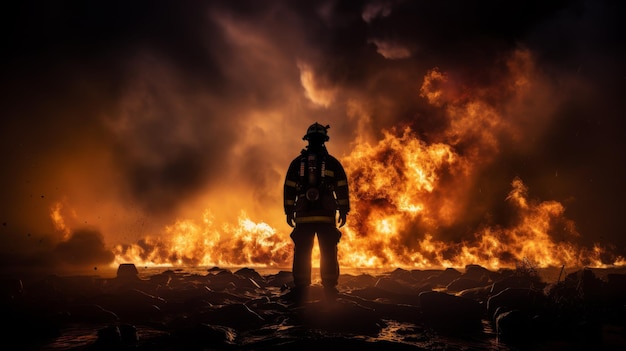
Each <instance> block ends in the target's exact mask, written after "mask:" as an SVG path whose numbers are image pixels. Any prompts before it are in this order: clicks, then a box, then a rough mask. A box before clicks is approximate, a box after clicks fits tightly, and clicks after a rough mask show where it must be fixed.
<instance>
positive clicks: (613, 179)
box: [0, 0, 626, 266]
mask: <svg viewBox="0 0 626 351" xmlns="http://www.w3.org/2000/svg"><path fill="white" fill-rule="evenodd" d="M625 8H626V5H624V3H623V2H622V1H608V0H607V1H602V0H601V1H595V0H594V1H592V0H588V1H584V0H578V1H565V0H563V1H548V2H546V1H517V2H507V1H495V0H493V1H463V0H458V1H408V0H406V1H402V0H397V1H352V0H350V1H347V0H346V1H332V0H326V1H287V0H284V1H255V0H248V1H78V0H77V1H22V2H19V5H13V6H12V7H5V9H4V10H3V11H2V15H0V16H1V17H2V18H1V21H0V23H1V24H0V26H1V27H2V28H1V30H0V33H1V34H0V36H1V38H2V44H3V50H2V51H3V54H2V56H1V57H0V61H1V66H0V70H1V74H0V77H1V78H0V79H1V80H2V85H1V89H2V94H1V99H2V103H1V105H0V113H1V115H2V127H1V128H0V133H1V138H0V148H1V155H2V160H3V162H2V163H3V171H2V173H1V175H0V222H1V223H2V227H1V228H0V235H1V237H0V244H1V245H0V247H1V248H0V254H1V256H0V263H1V264H2V265H3V266H21V265H34V266H36V265H55V264H60V263H68V264H86V265H98V264H107V263H109V262H111V260H112V257H113V253H112V251H111V248H112V247H114V246H115V245H127V244H132V243H135V242H137V241H138V240H141V239H142V238H143V237H144V236H146V235H152V236H159V235H166V234H163V233H167V230H165V231H164V230H163V228H165V227H167V226H169V225H172V223H174V222H175V221H176V220H177V219H180V218H184V217H189V216H194V215H195V213H199V212H201V211H202V208H210V209H211V211H212V213H213V215H214V216H215V218H217V220H218V221H223V222H224V223H232V222H236V220H237V217H238V216H239V215H240V210H244V211H245V212H246V214H247V215H248V216H251V217H253V219H254V220H255V221H259V222H260V221H262V222H266V223H268V224H270V225H271V226H272V227H273V228H276V229H277V230H278V231H279V232H281V233H282V235H283V237H284V238H285V239H286V240H287V239H288V237H287V235H286V233H287V232H288V231H287V228H285V224H284V223H283V222H284V220H283V212H282V182H283V180H284V178H283V177H284V172H285V171H286V167H287V165H288V163H289V161H290V160H291V159H292V158H293V157H295V156H296V155H297V154H298V152H299V150H300V149H301V148H302V147H304V144H303V141H302V140H301V137H302V135H303V134H304V131H305V130H306V128H307V127H308V125H310V124H311V123H313V122H316V121H318V122H320V123H323V124H330V125H331V129H330V130H329V133H330V136H331V140H330V141H329V143H328V148H329V150H330V151H331V153H333V154H335V156H337V157H338V158H340V159H341V158H342V157H346V160H347V161H348V158H349V157H350V156H351V155H352V156H354V155H353V152H354V150H355V149H356V148H357V146H358V145H359V144H363V143H369V144H371V145H376V144H377V143H378V142H379V141H381V140H383V139H384V131H390V130H396V131H397V130H402V129H403V128H405V127H409V128H411V130H412V131H413V132H414V137H415V138H417V139H419V140H421V141H423V142H424V143H425V145H434V144H438V143H440V144H445V145H448V146H450V147H451V148H452V150H453V151H454V153H455V154H456V155H458V156H459V157H460V158H462V159H463V160H464V162H466V163H467V164H468V165H470V166H468V167H470V168H471V171H470V172H469V173H468V174H469V176H468V178H467V179H461V180H458V184H457V183H450V182H448V183H446V182H444V181H442V182H441V183H439V184H440V185H441V186H442V187H443V186H444V185H446V184H448V185H450V186H452V185H454V186H457V188H458V189H457V190H458V193H452V194H451V193H450V192H446V191H444V190H440V191H439V192H438V194H439V195H438V196H440V198H439V199H440V200H441V199H444V198H445V196H459V198H462V199H463V201H462V203H463V204H464V206H465V210H463V211H460V212H458V217H457V218H456V219H455V220H452V221H449V222H448V223H446V224H441V223H439V224H438V225H437V226H430V227H427V228H426V229H427V230H434V229H432V228H439V229H437V232H434V233H432V234H434V235H435V236H438V237H439V238H440V239H441V240H450V241H460V240H464V239H466V238H464V237H463V236H464V235H467V233H474V232H476V231H477V230H478V229H477V228H480V227H481V226H484V225H485V223H488V224H489V225H493V226H507V225H508V224H510V213H508V212H507V211H508V210H507V209H506V208H505V206H504V202H505V198H506V197H507V194H508V193H509V192H510V191H511V182H512V181H513V179H518V178H519V179H521V180H522V181H523V183H524V184H525V186H527V187H528V192H529V195H528V196H529V197H530V198H533V199H534V200H536V201H539V202H542V201H555V202H558V203H560V204H562V205H563V206H564V208H565V214H564V216H565V217H566V218H568V219H571V220H572V221H573V223H575V226H576V230H575V231H576V232H577V233H579V234H580V235H579V236H578V237H577V238H576V241H577V244H580V245H583V246H587V247H591V246H592V245H593V244H594V243H601V244H602V245H603V246H606V247H607V248H608V251H609V254H608V255H609V257H608V259H607V260H608V261H610V262H613V259H614V258H615V256H616V255H622V256H624V255H626V239H624V235H623V234H624V233H623V231H624V229H623V208H624V206H623V200H624V199H625V198H626V190H625V187H624V184H623V180H624V179H626V178H625V177H626V169H625V162H624V157H623V156H622V155H623V151H622V150H624V147H625V145H624V144H626V136H625V135H624V132H625V129H624V127H623V125H624V122H623V119H624V112H623V111H624V107H626V106H625V105H626V98H625V96H624V92H626V86H625V85H626V67H625V62H626V55H625V47H626V45H624V44H625V41H624V34H623V33H626V28H624V24H623V23H624V21H623V16H624V15H625V14H626V12H625V11H624V10H625ZM437 73H440V74H441V75H442V76H445V79H433V80H432V81H433V85H431V86H426V85H425V83H426V82H427V78H426V77H431V78H433V77H435V76H436V74H437ZM429 89H430V90H429ZM428 91H430V92H433V91H438V92H440V93H441V94H442V95H438V96H434V95H432V96H430V98H429V96H428V95H427V92H428ZM476 109H478V112H477V113H476V116H474V115H471V116H469V115H470V114H471V112H472V111H476ZM468 116H469V117H468ZM470 117H471V118H470ZM450 174H453V173H452V172H451V173H450ZM354 177H355V179H356V178H357V175H356V173H355V176H354ZM459 184H463V185H462V186H459ZM460 188H463V189H460ZM353 190H354V192H355V194H359V189H357V188H355V189H353ZM478 192H480V194H481V195H480V196H478V195H476V194H477V193H478ZM444 193H445V194H448V195H443V194H444ZM360 195H363V194H360ZM433 201H434V200H433ZM433 203H435V202H433ZM439 203H443V202H439ZM55 216H57V217H56V219H54V218H55ZM441 218H443V217H441ZM356 227H359V226H358V225H354V224H353V228H356ZM414 227H415V228H422V229H424V227H423V226H421V225H420V224H415V226H414ZM416 230H417V229H416ZM410 237H411V236H406V237H404V238H405V239H406V238H410ZM407 240H408V239H407ZM555 240H556V241H558V240H559V239H555ZM407 246H408V247H410V246H411V245H407Z"/></svg>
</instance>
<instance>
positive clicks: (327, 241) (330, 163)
mask: <svg viewBox="0 0 626 351" xmlns="http://www.w3.org/2000/svg"><path fill="white" fill-rule="evenodd" d="M328 128H330V126H329V125H326V126H323V125H321V124H319V123H317V122H316V123H314V124H312V125H311V126H310V127H309V128H308V129H307V132H306V135H305V136H304V137H303V138H302V139H303V140H306V141H308V145H307V147H306V148H305V149H303V150H302V151H301V153H300V155H299V156H298V157H296V158H295V159H294V160H293V161H292V162H291V164H290V165H289V169H288V170H287V175H286V177H285V185H284V193H283V198H284V207H285V214H286V216H287V224H289V226H291V227H292V228H294V229H293V231H292V232H291V239H292V240H293V243H294V254H293V270H292V274H293V282H294V290H293V291H294V294H295V295H296V298H297V299H298V300H299V301H300V302H303V301H304V300H305V299H306V296H307V292H308V288H309V286H310V285H311V254H312V250H313V245H314V239H315V235H316V234H317V240H318V244H319V248H320V255H321V257H320V275H321V278H322V285H323V287H324V292H325V296H326V298H327V299H330V300H334V299H335V298H336V296H337V294H338V290H337V281H338V279H339V263H338V261H337V244H338V243H339V239H340V238H341V232H340V231H339V229H338V227H339V228H341V227H343V226H344V225H345V224H346V217H347V215H348V212H349V211H350V201H349V197H348V179H347V176H346V172H345V171H344V169H343V166H342V165H341V163H340V162H339V161H338V160H337V159H336V158H335V157H333V156H331V155H330V154H329V153H328V151H327V150H326V146H325V145H324V143H325V142H326V141H328V140H329V137H328V132H327V130H328ZM337 214H338V216H337Z"/></svg>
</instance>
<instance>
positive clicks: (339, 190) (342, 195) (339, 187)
mask: <svg viewBox="0 0 626 351" xmlns="http://www.w3.org/2000/svg"><path fill="white" fill-rule="evenodd" d="M336 177H337V183H336V186H335V195H336V196H337V206H338V210H339V220H338V225H339V228H341V227H343V226H344V225H345V224H346V220H347V217H348V212H350V194H349V191H348V177H347V176H346V172H345V171H344V169H343V167H342V166H341V164H339V163H338V165H337V174H336Z"/></svg>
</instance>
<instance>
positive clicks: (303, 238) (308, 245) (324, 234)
mask: <svg viewBox="0 0 626 351" xmlns="http://www.w3.org/2000/svg"><path fill="white" fill-rule="evenodd" d="M315 234H317V241H318V244H319V248H320V256H321V257H320V275H321V277H322V285H323V286H324V287H325V288H334V287H335V286H337V282H338V279H339V262H338V261H337V244H338V243H339V239H340V238H341V232H340V231H339V229H337V227H336V225H335V224H334V223H299V224H297V225H296V227H295V229H294V230H293V231H292V232H291V239H292V240H293V243H294V246H295V247H294V253H293V270H292V272H293V281H294V284H295V286H296V287H306V286H309V285H310V284H311V254H312V251H313V244H314V239H315Z"/></svg>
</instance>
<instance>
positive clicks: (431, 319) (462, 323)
mask: <svg viewBox="0 0 626 351" xmlns="http://www.w3.org/2000/svg"><path fill="white" fill-rule="evenodd" d="M419 301H420V308H421V310H422V315H423V317H424V320H425V321H426V322H428V323H430V324H432V325H434V326H436V327H438V328H445V329H465V328H470V329H475V328H478V327H480V325H481V320H482V317H483V315H484V310H483V307H482V305H481V304H480V303H479V302H477V301H474V300H471V299H467V298H464V297H460V296H455V295H451V294H447V293H444V292H439V291H426V292H422V293H420V294H419Z"/></svg>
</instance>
